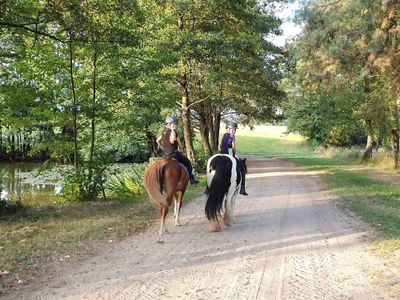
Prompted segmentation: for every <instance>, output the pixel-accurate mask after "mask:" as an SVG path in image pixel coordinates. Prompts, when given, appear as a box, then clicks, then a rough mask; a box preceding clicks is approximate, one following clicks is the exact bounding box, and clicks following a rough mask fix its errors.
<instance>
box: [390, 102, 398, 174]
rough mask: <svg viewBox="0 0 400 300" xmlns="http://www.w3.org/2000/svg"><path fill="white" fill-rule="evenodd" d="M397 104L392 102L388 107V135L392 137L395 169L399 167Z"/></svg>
mask: <svg viewBox="0 0 400 300" xmlns="http://www.w3.org/2000/svg"><path fill="white" fill-rule="evenodd" d="M398 109H399V108H398V104H397V102H396V101H392V103H391V105H390V121H391V129H390V133H391V136H392V156H393V167H394V169H397V168H398V166H399V112H398Z"/></svg>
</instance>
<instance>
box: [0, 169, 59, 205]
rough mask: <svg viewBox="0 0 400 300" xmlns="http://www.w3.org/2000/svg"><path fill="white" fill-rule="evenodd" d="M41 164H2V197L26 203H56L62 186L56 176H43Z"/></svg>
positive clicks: (0, 173)
mask: <svg viewBox="0 0 400 300" xmlns="http://www.w3.org/2000/svg"><path fill="white" fill-rule="evenodd" d="M39 167H40V164H32V163H16V164H3V163H2V164H0V191H1V192H0V199H1V200H6V201H10V202H16V201H21V202H22V204H26V205H40V204H49V203H55V202H56V201H57V199H58V197H57V194H59V193H60V192H61V186H60V185H58V184H57V183H56V180H55V178H54V177H51V176H41V175H39V173H38V172H36V170H37V169H38V168H39Z"/></svg>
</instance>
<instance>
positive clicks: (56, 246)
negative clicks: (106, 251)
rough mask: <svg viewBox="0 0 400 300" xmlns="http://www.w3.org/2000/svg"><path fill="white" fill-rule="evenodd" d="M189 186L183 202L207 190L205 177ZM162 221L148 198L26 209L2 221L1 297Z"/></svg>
mask: <svg viewBox="0 0 400 300" xmlns="http://www.w3.org/2000/svg"><path fill="white" fill-rule="evenodd" d="M200 179H201V183H200V184H199V185H197V186H190V185H189V186H188V189H187V193H186V195H185V197H184V201H190V200H189V199H192V198H194V197H197V196H199V195H200V194H201V193H202V192H203V190H204V181H205V179H204V178H200ZM157 220H158V211H157V208H156V207H154V206H153V205H152V204H151V203H150V201H149V200H148V199H147V197H143V198H141V199H136V200H135V201H131V202H127V201H126V200H124V201H118V200H114V201H106V202H105V201H98V202H81V203H71V204H68V205H62V206H61V205H60V206H43V207H36V208H33V207H25V208H23V209H21V210H19V211H18V212H17V213H16V214H12V215H8V216H3V217H1V218H0V272H1V273H0V274H2V275H0V296H1V294H2V293H3V294H5V293H7V292H8V291H10V290H12V289H13V288H15V287H16V286H17V285H18V284H23V283H25V282H29V281H31V280H32V279H34V277H35V276H37V275H38V274H39V273H40V272H41V271H44V270H45V269H46V267H47V266H48V265H49V264H50V263H56V262H60V261H65V260H74V259H76V258H78V257H82V256H85V255H89V254H93V253H95V251H96V250H97V249H98V248H99V247H102V246H104V245H106V244H108V243H110V242H115V241H118V240H120V239H121V238H123V237H125V236H128V235H130V234H133V233H135V232H139V231H142V230H144V229H145V228H146V227H147V226H148V225H149V224H151V223H153V222H154V221H157Z"/></svg>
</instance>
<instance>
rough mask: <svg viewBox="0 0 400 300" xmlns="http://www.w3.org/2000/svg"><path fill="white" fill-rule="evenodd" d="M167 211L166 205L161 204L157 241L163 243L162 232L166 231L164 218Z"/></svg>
mask: <svg viewBox="0 0 400 300" xmlns="http://www.w3.org/2000/svg"><path fill="white" fill-rule="evenodd" d="M167 213H168V207H166V206H163V207H161V208H160V219H161V225H160V231H159V232H158V241H157V242H158V243H163V242H164V241H163V239H162V235H163V234H164V232H167V233H168V229H167V226H166V225H165V218H166V216H167Z"/></svg>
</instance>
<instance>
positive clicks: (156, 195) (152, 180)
mask: <svg viewBox="0 0 400 300" xmlns="http://www.w3.org/2000/svg"><path fill="white" fill-rule="evenodd" d="M164 166H165V162H163V161H162V160H158V161H156V162H154V163H153V164H152V165H151V166H150V167H149V168H148V169H147V170H146V172H145V173H144V176H143V185H144V187H145V188H146V191H147V194H148V195H149V197H150V200H151V201H152V202H153V203H154V204H156V205H157V206H167V207H168V202H167V201H166V197H165V195H163V194H162V190H163V185H162V184H163V169H164Z"/></svg>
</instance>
